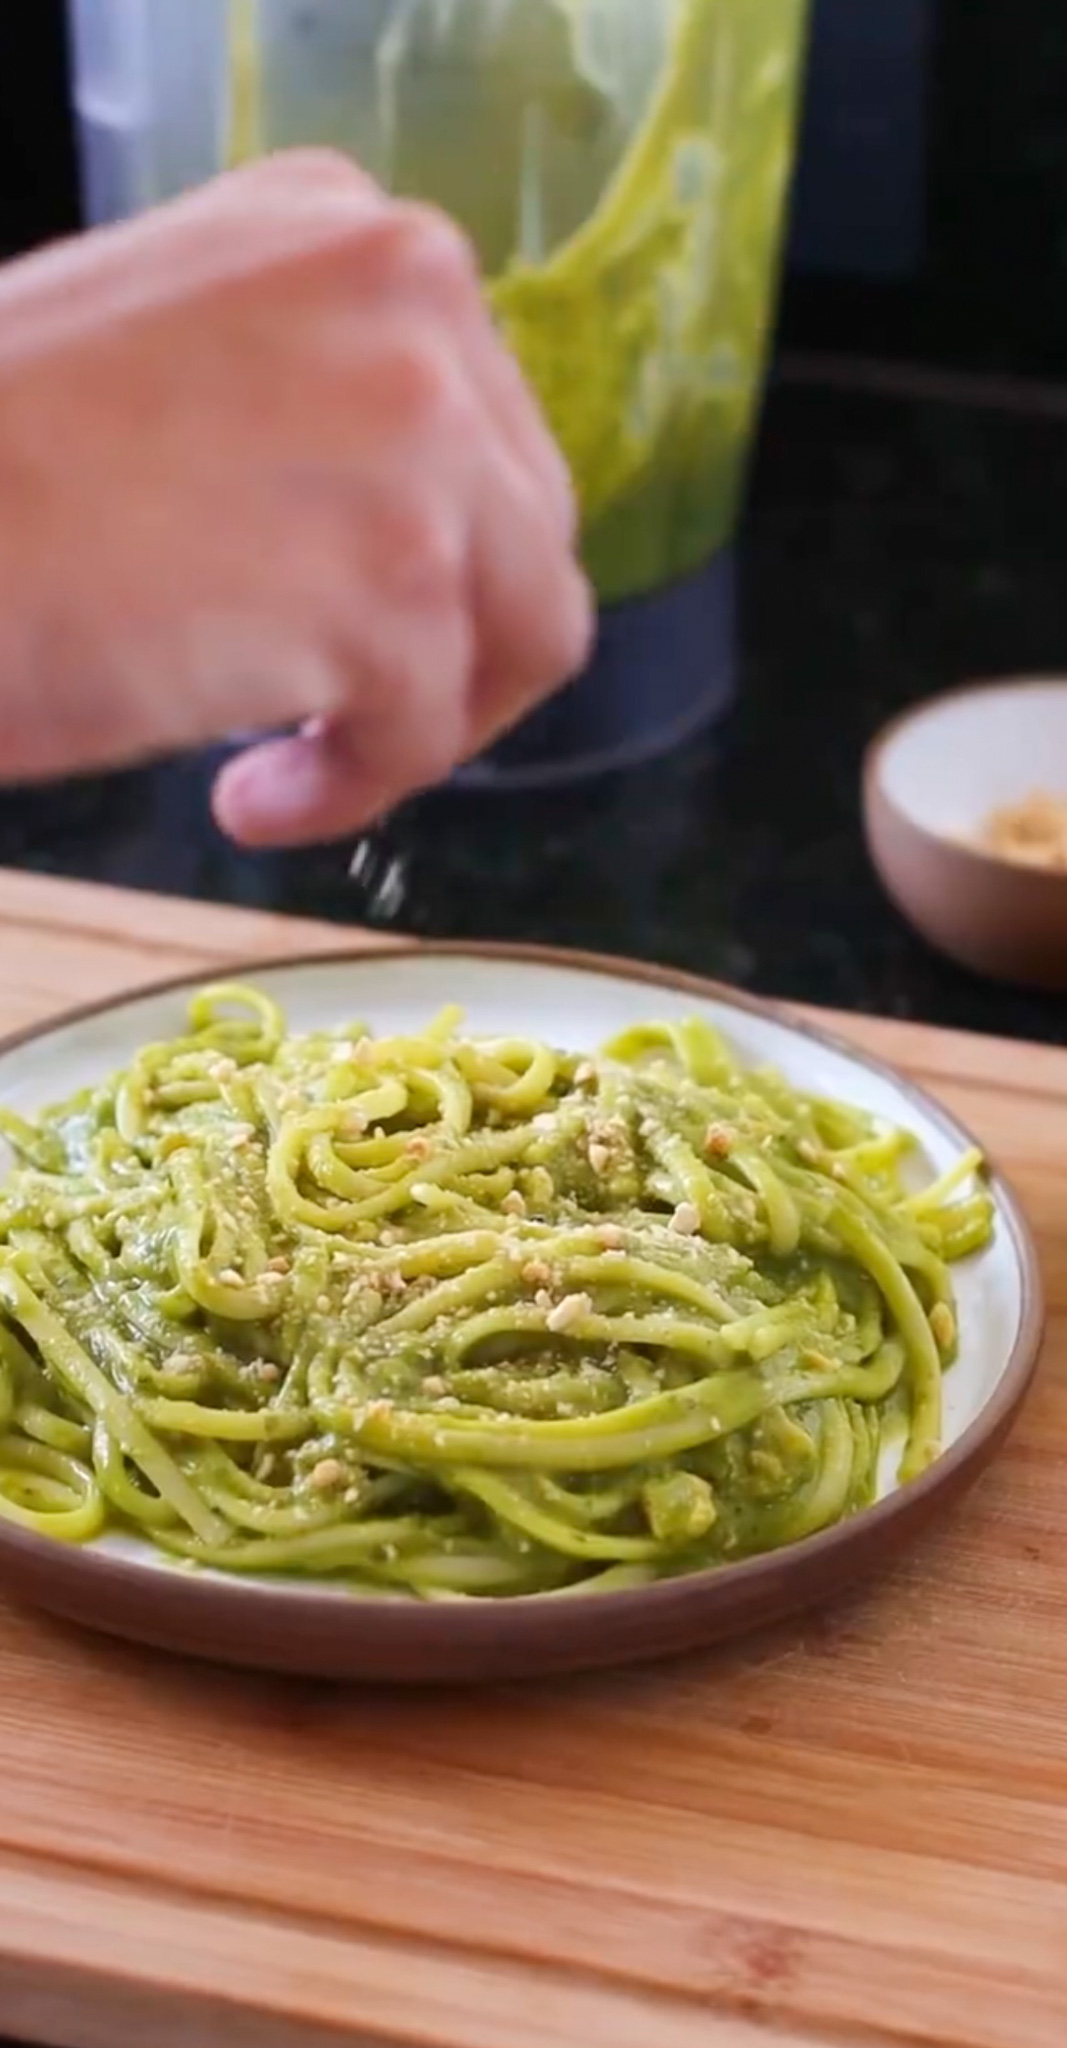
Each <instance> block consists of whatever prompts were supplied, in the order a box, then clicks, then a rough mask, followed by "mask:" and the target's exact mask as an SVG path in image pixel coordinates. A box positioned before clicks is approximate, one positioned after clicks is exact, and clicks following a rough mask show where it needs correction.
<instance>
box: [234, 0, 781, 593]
mask: <svg viewBox="0 0 1067 2048" xmlns="http://www.w3.org/2000/svg"><path fill="white" fill-rule="evenodd" d="M231 5H232V22H233V57H232V79H233V98H232V114H231V123H232V150H231V154H232V155H233V157H234V158H235V159H238V160H239V159H241V158H242V157H246V156H249V155H252V154H255V153H256V151H258V150H259V149H261V148H267V147H278V146H279V145H281V144H283V143H292V142H329V143H333V144H337V145H340V146H341V147H343V148H347V149H349V150H350V151H352V152H353V153H354V154H355V155H356V156H358V157H359V159H360V161H361V162H363V163H364V164H365V165H366V166H367V168H368V169H369V170H371V171H372V172H373V173H374V174H375V175H376V176H378V177H379V178H380V179H381V181H382V182H383V183H384V184H385V185H387V186H388V187H389V188H390V189H391V190H392V191H394V192H398V193H404V194H409V195H414V196H418V197H422V198H426V199H431V200H433V201H435V202H436V203H438V204H439V205H441V206H444V207H445V208H447V209H448V210H449V211H450V212H451V213H452V214H453V215H454V216H455V218H456V219H457V220H459V221H460V222H461V223H462V225H463V226H464V227H465V228H466V229H467V230H468V232H469V233H470V234H471V236H472V237H473V240H474V242H475V244H476V245H477V247H478V249H479V252H480V254H481V258H482V262H483V265H484V267H485V271H486V275H487V278H488V279H489V286H488V291H489V298H490V302H491V304H492V306H493V308H494V311H495V313H496V316H497V319H498V321H499V323H500V326H501V328H502V330H503V332H504V334H505V335H506V336H507V339H508V341H509V342H510V343H511V345H512V346H513V348H514V349H515V352H516V354H517V355H518V357H519V360H520V361H521V363H522V364H523V367H524V369H525V370H526V372H527V375H528V376H529V378H530V380H531V382H532V383H533V385H534V386H535V388H536V389H537V391H538V393H539V395H540V397H541V400H542V403H543V405H544V407H545V410H546V413H547V415H548V418H549V421H550V423H551V425H552V427H553V429H554V431H555V433H556V436H557V438H558V440H559V442H560V444H561V446H562V448H563V450H564V453H565V454H566V456H567V458H568V460H569V462H570V465H571V469H572V472H573V475H574V478H575V482H576V485H577V489H578V495H579V500H580V503H581V509H582V518H583V533H584V551H585V557H586V562H587V565H588V567H589V570H590V573H591V575H592V577H593V580H594V582H595V584H596V586H597V589H598V591H599V593H600V596H601V597H602V598H603V599H606V600H612V599H617V598H623V597H629V596H635V595H638V594H639V593H641V592H643V591H647V590H650V589H652V588H654V587H655V586H656V585H658V584H660V583H662V582H665V581H668V580H670V579H672V578H675V577H678V576H681V575H684V574H686V573H688V572H689V571H691V570H692V569H694V568H696V567H698V566H699V565H700V564H701V563H702V562H703V561H705V560H706V559H707V558H708V556H709V555H711V554H712V553H713V552H714V550H715V549H716V548H717V547H719V546H720V545H721V544H722V543H723V542H724V541H725V540H727V539H728V538H729V536H730V532H731V529H732V526H733V523H734V516H735V512H736V506H737V499H738V494H739V490H740V485H741V481H742V475H743V464H744V456H745V450H746V447H747V443H748V440H749V437H750V432H751V427H752V420H753V413H754V409H755V405H756V402H757V398H758V394H759V387H760V381H761V376H762V370H763V361H764V353H765V344H766V339H767V334H768V329H769V325H770V321H771V317H772V311H773V298H774V285H775V271H776V266H777V259H778V248H779V240H780V235H781V228H782V221H783V216H784V208H785V197H786V189H787V183H788V177H789V169H790V165H791V162H792V156H793V140H794V125H795V114H796V103H797V99H798V94H799V80H800V68H801V58H802V54H803V45H804V32H805V24H806V18H807V5H806V0H447V4H445V5H442V4H441V0H393V4H384V0H376V4H374V5H369V6H362V5H361V6H360V7H358V8H355V7H352V6H351V4H350V0H316V4H314V5H312V6H310V7H307V6H305V7H304V9H303V15H304V17H305V19H304V23H303V30H304V33H303V39H301V36H300V35H299V34H298V33H297V32H296V30H295V28H294V25H293V21H292V20H291V19H290V18H289V17H290V16H291V14H292V12H293V9H292V0H231ZM287 10H288V11H287ZM283 23H285V24H287V36H286V37H285V39H284V40H283V36H282V24H283Z"/></svg>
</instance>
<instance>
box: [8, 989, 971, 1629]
mask: <svg viewBox="0 0 1067 2048" xmlns="http://www.w3.org/2000/svg"><path fill="white" fill-rule="evenodd" d="M461 1021H462V1020H461V1018H460V1015H459V1013H458V1012H447V1013H445V1014H444V1015H442V1016H441V1017H439V1018H437V1019H436V1020H435V1021H434V1022H432V1023H430V1024H428V1025H427V1027H426V1028H425V1030H424V1031H422V1032H421V1033H419V1034H418V1035H416V1036H413V1037H406V1038H401V1037H382V1038H376V1037H372V1036H371V1035H369V1033H368V1032H367V1031H365V1030H364V1029H363V1027H361V1026H359V1025H353V1026H351V1027H350V1028H348V1029H346V1030H331V1031H321V1032H313V1033H310V1034H299V1035H297V1034H290V1033H288V1032H287V1028H286V1022H285V1019H284V1017H283V1016H282V1015H281V1014H280V1012H279V1011H278V1009H277V1007H276V1006H275V1004H274V1003H273V1002H271V1001H270V1000H269V998H268V997H266V996H265V995H263V994H260V993H258V992H257V991H255V990H253V989H245V988H243V987H240V986H230V985H221V986H217V987H213V988H207V989H205V990H203V991H202V992H201V993H200V994H198V995H197V996H195V997H194V999H193V1000H192V1002H191V1004H190V1008H189V1017H188V1026H187V1029H186V1031H185V1032H184V1033H183V1035H182V1036H180V1037H178V1038H176V1039H174V1040H172V1041H171V1042H169V1043H165V1044H157V1045H151V1046H147V1047H145V1048H144V1050H143V1051H142V1052H141V1053H140V1054H139V1055H138V1056H137V1057H136V1059H135V1060H134V1061H133V1063H132V1065H131V1066H130V1067H129V1069H128V1070H127V1071H125V1072H123V1073H120V1074H117V1075H115V1076H113V1077H112V1078H111V1079H110V1080H107V1081H104V1082H101V1084H100V1085H99V1086H97V1087H93V1088H89V1089H86V1090H85V1091H84V1092H83V1093H82V1094H80V1095H78V1096H76V1097H74V1098H73V1099H72V1100H71V1101H69V1102H66V1103H63V1104H61V1105H59V1106H58V1107H56V1108H53V1109H51V1110H48V1111H47V1112H45V1113H44V1114H43V1115H42V1116H41V1117H40V1118H39V1119H37V1120H36V1121H33V1122H28V1121H25V1120H23V1119H22V1118H21V1117H19V1116H17V1115H15V1114H14V1113H13V1112H12V1111H10V1110H4V1111H0V1133H2V1135H3V1136H4V1138H5V1139H6V1140H7V1142H8V1144H9V1146H10V1147H11V1149H12V1150H13V1151H14V1153H15V1155H16V1161H17V1163H16V1164H15V1166H14V1168H13V1170H12V1171H11V1172H10V1174H9V1176H8V1178H7V1180H6V1182H5V1183H4V1184H3V1185H2V1187H0V1431H2V1434H0V1517H3V1518H6V1519H7V1520H9V1521H13V1522H16V1523H20V1524H21V1525H22V1526H23V1527H25V1528H28V1529H31V1530H34V1531H36V1532H38V1533H41V1534H46V1535H49V1534H50V1535H52V1536H55V1537H59V1538H62V1539H65V1540H66V1541H69V1542H75V1543H82V1542H87V1541H90V1540H91V1539H92V1538H94V1537H96V1536H98V1535H100V1534H101V1532H103V1531H105V1530H108V1529H110V1530H117V1531H125V1532H126V1533H136V1534H139V1535H141V1536H143V1537H145V1538H147V1539H149V1540H150V1541H151V1542H153V1543H154V1544H156V1545H158V1546H160V1547H161V1548H162V1549H163V1550H165V1551H167V1552H169V1553H171V1554H172V1555H173V1556H174V1557H175V1558H176V1559H182V1560H192V1561H194V1562H195V1563H199V1564H201V1565H210V1566H213V1567H215V1568H218V1569H221V1570H223V1571H232V1572H258V1573H274V1574H279V1573H280V1574H290V1575H298V1576H303V1577H307V1578H325V1577H332V1578H334V1579H340V1580H342V1581H347V1582H349V1583H350V1584H352V1585H354V1586H357V1587H358V1588H359V1589H360V1590H361V1591H364V1592H379V1593H383V1594H388V1593H394V1594H395V1593H403V1594H408V1595H413V1596H417V1597H420V1598H422V1599H439V1598H456V1597H479V1596H483V1597H484V1596H492V1595H497V1596H508V1595H522V1594H530V1593H551V1592H556V1591H563V1590H565V1589H572V1590H584V1589H589V1590H599V1589H605V1590H606V1589H609V1588H611V1587H613V1586H622V1585H633V1584H643V1583H646V1582H648V1581H650V1580H653V1579H656V1578H659V1577H662V1576H666V1575H669V1574H674V1573H681V1572H691V1571H694V1570H698V1569H700V1568H701V1567H704V1566H708V1565H723V1564H727V1563H729V1562H730V1561H731V1560H732V1559H736V1558H741V1557H745V1556H748V1555H751V1554H754V1553H756V1552H759V1551H766V1550H770V1549H774V1548H776V1547H778V1546H779V1545H782V1544H786V1543H791V1542H795V1541H796V1540H797V1539H798V1538H800V1537H803V1536H805V1535H808V1534H810V1533H812V1532H813V1531H815V1530H818V1529H822V1528H825V1527H827V1526H828V1525H829V1524H831V1523H833V1522H835V1521H838V1520H840V1519H841V1518H842V1517H844V1516H846V1515H849V1514H851V1513H852V1512H853V1511H855V1510H856V1509H858V1508H861V1507H863V1506H864V1505H865V1504H866V1503H867V1502H868V1501H870V1500H871V1499H872V1497H873V1495H874V1493H875V1490H876V1485H877V1479H878V1461H879V1454H880V1451H881V1449H882V1447H883V1445H884V1444H885V1443H886V1442H887V1441H889V1440H891V1439H895V1440H897V1441H899V1442H900V1443H902V1446H903V1456H902V1463H901V1476H902V1477H904V1478H907V1477H910V1476H911V1475H913V1474H915V1473H917V1472H919V1471H921V1470H922V1469H923V1468H924V1467H925V1466H926V1465H927V1464H928V1463H929V1462H930V1460H931V1459H932V1458H934V1457H935V1456H936V1454H937V1451H938V1448H939V1431H940V1420H941V1376H942V1370H943V1367H944V1366H945V1365H946V1364H947V1363H948V1362H949V1361H950V1360H951V1357H952V1355H953V1353H954V1350H955V1345H956V1324H955V1314H954V1309H953V1303H952V1295H951V1290H950V1285H949V1280H948V1275H947V1263H948V1262H949V1261H951V1260H953V1259H956V1258H960V1257H963V1256H965V1255H966V1254H968V1253H969V1252H972V1251H975V1250H976V1249H978V1248H979V1247H980V1246H982V1245H983V1244H984V1243H985V1242H986V1241H987V1239H988V1237H989V1234H990V1229H991V1219H992V1208H991V1202H990V1199H989V1197H988V1195H987V1194H986V1193H985V1192H984V1190H983V1189H982V1188H981V1187H980V1186H978V1185H977V1184H976V1177H977V1176H978V1174H979V1169H980V1162H979V1159H978V1157H977V1155H976V1154H968V1155H965V1156H964V1157H962V1158H961V1159H960V1160H959V1162H958V1164H957V1166H956V1167H955V1168H954V1169H953V1170H952V1171H950V1172H949V1173H947V1174H945V1175H944V1176H942V1178H941V1179H940V1180H939V1181H937V1182H935V1183H932V1184H930V1185H928V1186H927V1187H925V1188H924V1189H923V1190H922V1191H920V1192H918V1193H913V1192H909V1190H908V1186H907V1184H906V1182H905V1180H904V1178H903V1177H902V1172H901V1167H902V1162H903V1161H904V1160H905V1158H906V1156H907V1154H908V1152H909V1150H910V1149H912V1143H911V1140H910V1139H909V1137H908V1134H907V1133H906V1132H904V1131H900V1130H896V1129H890V1128H887V1127H884V1126H881V1125H876V1124H875V1123H873V1122H872V1121H871V1120H870V1119H869V1118H868V1117H866V1116H865V1115H863V1114H861V1113H859V1112H857V1111H854V1110H851V1109H849V1108H847V1107H846V1106H844V1105H843V1104H840V1103H836V1102H829V1101H823V1100H817V1099H814V1098H812V1097H809V1096H805V1095H801V1094H798V1093H797V1092H795V1091H794V1090H793V1089H792V1088H790V1087H789V1085H788V1084H787V1083H786V1082H785V1081H784V1080H783V1079H782V1078H781V1077H780V1076H778V1075H777V1074H775V1073H772V1072H769V1071H762V1070H761V1071H759V1072H747V1071H743V1070H741V1069H740V1068H739V1067H738V1064H737V1062H736V1060H735V1058H734V1056H733V1055H732V1053H731V1051H730V1049H729V1048H728V1046H727V1045H726V1044H725V1043H724V1042H723V1041H722V1040H721V1039H720V1038H719V1037H718V1035H717V1034H716V1033H715V1032H714V1031H713V1030H712V1029H711V1028H710V1027H709V1026H708V1025H707V1024H706V1023H704V1022H701V1021H699V1020H693V1021H690V1022H687V1023H682V1024H676V1025H659V1024H649V1025H641V1026H636V1027H634V1028H633V1029H631V1030H629V1031H626V1032H624V1033H623V1034H622V1035H621V1036H620V1037H619V1038H617V1039H615V1040H614V1042H613V1043H611V1044H609V1045H608V1046H606V1047H605V1048H604V1049H603V1051H602V1052H601V1053H600V1054H599V1055H597V1056H596V1057H594V1058H589V1057H586V1056H584V1055H578V1054H574V1053H566V1052H561V1051H558V1050H556V1049H554V1048H553V1047H550V1046H548V1045H545V1044H542V1043H539V1042H536V1041H534V1040H531V1039H527V1038H524V1037H523V1036H521V1035H516V1036H514V1037H509V1038H492V1039H489V1038H473V1037H468V1036H466V1035H464V1033H463V1031H462V1028H461Z"/></svg>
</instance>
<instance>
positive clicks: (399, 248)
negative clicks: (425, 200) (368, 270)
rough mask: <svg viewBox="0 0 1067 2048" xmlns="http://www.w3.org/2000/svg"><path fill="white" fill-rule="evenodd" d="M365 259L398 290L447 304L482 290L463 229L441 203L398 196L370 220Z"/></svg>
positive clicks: (381, 278)
mask: <svg viewBox="0 0 1067 2048" xmlns="http://www.w3.org/2000/svg"><path fill="white" fill-rule="evenodd" d="M360 260H361V263H362V264H363V265H365V266H371V265H372V266H373V269H374V271H375V272H376V280H377V282H378V283H379V284H380V285H381V286H384V287H385V288H386V289H389V290H392V291H394V292H398V293H413V294H416V295H421V296H426V295H430V296H432V297H433V298H435V299H436V300H438V301H440V302H441V303H443V304H444V305H446V306H451V305H455V304H459V303H462V302H463V301H464V300H465V299H466V298H468V297H474V296H476V295H477V292H478V266H477V262H476V259H475V256H474V251H473V248H472V245H471V243H470V242H469V240H468V239H467V237H466V235H465V234H464V233H463V231H462V229H461V228H459V227H457V226H456V224H455V222H454V221H452V220H450V219H449V217H448V215H447V214H446V213H442V212H440V211H439V210H438V208H436V207H433V206H424V205H421V204H419V203H417V202H415V201H410V200H393V201H391V202H389V203H388V204H386V205H384V206H383V207H382V210H381V212H380V213H379V214H378V216H377V217H376V219H375V220H373V221H371V222H368V223H367V224H366V226H365V227H364V229H363V233H362V236H361V254H360Z"/></svg>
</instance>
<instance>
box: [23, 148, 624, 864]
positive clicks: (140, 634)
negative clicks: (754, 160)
mask: <svg viewBox="0 0 1067 2048" xmlns="http://www.w3.org/2000/svg"><path fill="white" fill-rule="evenodd" d="M574 538H575V513H574V503H573V497H572V493H571V488H570V483H569V479H568V477H567V474H566V470H565V467H564V464H563V460H562V457H561V456H560V455H559V454H558V452H557V450H556V448H555V446H554V444H553V443H552V441H551V440H550V438H549V435H548V432H547V429H546V428H545V426H544V425H543V423H542V420H541V417H540V415H539V412H538V410H537V407H536V405H535V403H534V401H533V399H532V398H531V397H530V395H529V393H528V391H527V389H526V386H525V384H524V382H523V379H522V377H521V374H520V372H519V370H518V368H517V366H516V364H515V363H514V362H513V360H512V358H511V357H510V356H509V355H508V354H507V352H506V350H505V349H504V347H503V345H502V344H501V343H500V341H499V340H498V338H497V336H496V334H495V332H494V330H493V327H492V323H491V320H490V318H489V315H488V313H487V312H486V310H485V307H484V305H483V301H482V295H481V292H480V289H479V284H478V278H477V274H476V269H475V265H474V262H473V259H472V257H471V255H470V252H469V250H468V248H467V245H466V243H465V242H464V240H463V238H462V237H461V235H460V234H459V231H458V230H457V229H455V228H453V227H452V225H451V224H450V223H449V222H448V221H447V220H446V219H445V218H444V217H443V216H441V215H438V214H436V213H434V212H432V211H430V210H428V209H425V208H422V207H416V206H413V205H410V204H406V203H401V202H396V201H393V200H390V199H388V198H387V197H385V195H383V194H382V193H381V192H380V191H379V190H378V188H377V187H376V186H375V185H374V184H373V183H372V181H371V180H370V179H368V178H366V177H365V176H364V175H363V174H362V173H361V172H359V171H357V170H355V169H354V168H353V167H352V166H351V165H350V164H349V163H347V161H346V160H344V159H343V158H340V157H336V158H335V157H333V156H332V155H329V154H328V153H319V152H298V153H295V154H291V155H283V156H279V157H275V158H272V159H269V160H267V161H265V162H262V163H260V164H258V165H255V166H253V167H252V168H250V169H248V170H243V171H240V172H237V173H234V174H231V175H229V176H227V177H225V178H222V179H219V180H218V181H216V182H215V183H214V184H213V185H210V186H207V187H205V188H203V189H202V190H201V191H200V192H198V193H196V194H194V195H192V196H191V197H189V198H188V199H184V200H182V201H180V202H178V203H177V204H175V205H173V206H170V207H167V208H165V209H162V210H160V211H159V212H156V213H154V214H149V215H145V216H143V217H142V218H141V219H139V220H138V221H135V222H134V223H132V224H130V225H128V226H124V227H121V228H117V229H112V230H108V231H106V232H104V233H99V234H96V235H92V236H89V237H87V238H85V239H84V240H82V241H81V242H77V243H72V244H70V245H68V246H64V247H61V248H59V249H57V250H55V251H51V252H48V253H46V254H44V255H42V256H38V257H34V258H31V259H29V260H28V261H26V262H24V263H20V264H16V265H14V266H12V267H11V268H10V269H9V270H8V271H7V272H5V273H4V274H3V276H2V277H0V732H2V743H0V775H2V776H3V777H4V778H5V779H8V780H14V779H31V778H40V777H45V776H49V775H53V774H61V773H67V772H71V771H80V770H86V769H92V768H97V767H103V766H112V765H119V764H122V763H125V762H132V761H135V760H138V759H143V758H145V757H148V756H153V755H159V754H162V753H166V752H169V751H173V750H177V749H183V748H189V747H195V746H200V745H203V744H205V743H208V742H211V741H215V740H219V739H223V738H225V737H227V736H229V735H232V734H234V733H236V732H243V731H249V730H254V731H262V732H266V731H270V730H271V729H277V728H278V727H293V726H295V727H299V732H298V733H297V735H296V736H294V737H291V738H283V739H274V740H269V741H265V742H263V743H261V744H258V745H254V746H252V747H251V749H250V750H249V751H248V752H246V753H245V754H243V755H242V756H240V757H239V758H237V759H236V760H234V761H231V762H230V763H229V765H228V766H227V767H226V768H225V769H224V770H223V772H222V774H221V776H220V778H219V782H218V785H217V788H216V799H215V801H216V811H217V815H218V817H219V819H220V822H221V823H222V825H223V827H224V828H225V829H226V830H227V831H228V832H229V833H231V834H232V835H233V836H234V837H235V838H237V839H240V840H242V841H245V842H246V843H249V844H264V845H266V844H276V845H281V844H295V843H298V842H301V841H307V840H311V839H325V838H332V837H335V836H340V835H341V834H343V833H346V832H349V831H351V830H353V829H355V828H357V827H358V826H360V825H362V824H365V823H366V822H368V820H370V819H371V818H373V817H374V816H375V815H377V814H379V813H380V812H381V811H382V810H384V809H386V808H388V807H389V806H390V805H391V804H393V803H395V802H396V801H397V800H398V799H400V798H401V797H402V796H404V795H406V794H408V793H409V792H411V791H412V790H415V789H417V788H420V787H423V786H425V785H427V784H430V783H433V782H436V781H438V780H440V779H441V778H443V777H444V776H445V775H447V774H448V772H449V771H450V770H451V769H452V768H453V767H454V766H455V765H456V764H457V763H458V762H459V761H460V760H462V759H464V758H466V757H468V756H469V755H471V754H472V753H476V752H479V751H481V749H482V748H484V747H485V745H486V744H487V743H488V742H490V741H491V740H492V739H493V738H494V737H496V736H497V735H498V734H499V733H500V732H502V731H503V730H505V729H506V728H507V727H508V726H509V725H510V724H512V723H513V722H514V721H515V720H516V719H517V718H519V717H521V716H522V714H523V713H524V712H525V711H526V710H527V709H528V708H529V707H530V706H532V705H533V704H534V703H536V702H537V701H538V700H539V699H540V698H541V697H542V696H544V695H546V694H547V693H548V692H549V691H550V690H551V689H553V688H554V687H555V686H556V685H558V684H560V683H562V682H563V681H564V680H565V679H566V678H567V677H568V676H569V675H570V674H573V673H574V672H576V671H577V670H578V669H579V668H580V667H581V665H582V663H583V661H584V659H585V656H586V654H587V652H588V648H589V644H590V638H591V632H592V606H591V601H590V598H589V594H588V589H587V586H586V583H585V580H584V578H583V576H582V575H581V572H580V570H579V568H578V566H577V564H576V561H575V558H574Z"/></svg>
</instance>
